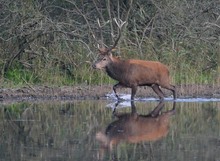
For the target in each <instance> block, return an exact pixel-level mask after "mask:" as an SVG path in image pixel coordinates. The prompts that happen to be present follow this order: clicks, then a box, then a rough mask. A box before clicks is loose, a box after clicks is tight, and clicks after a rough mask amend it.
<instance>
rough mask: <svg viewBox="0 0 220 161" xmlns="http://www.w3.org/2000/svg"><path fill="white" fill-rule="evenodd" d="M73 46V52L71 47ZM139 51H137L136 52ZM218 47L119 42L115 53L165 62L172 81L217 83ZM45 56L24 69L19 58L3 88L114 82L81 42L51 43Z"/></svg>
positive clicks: (181, 82)
mask: <svg viewBox="0 0 220 161" xmlns="http://www.w3.org/2000/svg"><path fill="white" fill-rule="evenodd" d="M73 48H74V51H72V49H73ZM140 50H141V51H140ZM218 50H219V49H213V50H211V49H210V47H208V46H205V44H201V45H198V44H197V45H195V46H193V47H192V46H189V45H187V44H184V43H182V42H181V43H179V44H177V45H176V46H175V48H173V47H172V46H171V45H170V44H162V45H160V46H157V48H156V49H155V47H154V45H152V44H151V43H149V42H147V41H146V42H145V43H143V44H142V46H141V49H140V48H138V47H134V46H129V45H127V44H124V45H123V44H121V46H120V48H119V50H118V51H117V52H118V53H113V54H117V55H120V56H121V59H129V58H135V59H143V60H155V61H160V62H162V63H164V64H166V65H167V66H168V67H169V69H170V73H171V79H172V82H173V83H174V84H211V85H215V84H219V82H220V81H219V80H220V74H219V72H220V71H219V69H220V68H219V65H218V59H219V56H218V54H217V52H218ZM46 55H47V57H46V56H44V58H42V57H39V58H36V59H34V61H33V62H32V67H31V68H27V67H25V66H24V65H22V64H21V63H20V62H19V61H17V62H16V61H15V63H14V65H13V66H12V67H11V68H10V69H9V70H8V71H7V73H5V78H4V79H3V78H2V79H1V82H2V84H3V86H4V87H7V86H24V85H27V84H37V85H52V86H63V85H67V86H70V85H79V84H84V85H104V84H112V83H113V82H115V81H114V80H112V79H111V78H110V77H109V76H107V74H105V73H104V72H103V71H98V70H94V69H93V68H92V67H91V64H92V63H93V61H94V60H95V57H96V51H95V50H94V51H93V52H91V51H88V50H87V49H85V48H83V46H82V45H78V46H77V45H76V44H69V46H65V44H61V45H60V46H55V45H54V46H51V47H50V48H49V49H48V51H47V54H46Z"/></svg>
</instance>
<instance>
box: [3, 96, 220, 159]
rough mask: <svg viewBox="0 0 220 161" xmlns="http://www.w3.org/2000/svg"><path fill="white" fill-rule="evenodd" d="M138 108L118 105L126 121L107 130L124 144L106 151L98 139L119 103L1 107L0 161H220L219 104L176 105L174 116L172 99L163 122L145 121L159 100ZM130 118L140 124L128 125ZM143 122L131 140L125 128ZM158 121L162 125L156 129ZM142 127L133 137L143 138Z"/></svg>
mask: <svg viewBox="0 0 220 161" xmlns="http://www.w3.org/2000/svg"><path fill="white" fill-rule="evenodd" d="M200 100H201V98H200ZM134 103H135V106H136V110H137V114H135V115H131V114H130V113H131V107H130V106H131V103H130V101H128V100H126V101H124V102H121V103H120V104H119V105H118V106H117V108H116V111H115V113H126V118H125V119H124V118H122V119H121V120H120V121H119V122H120V124H117V122H116V123H114V125H118V127H117V128H119V129H117V130H116V133H112V131H110V130H109V129H111V128H109V129H108V130H109V134H112V135H111V137H109V138H108V139H109V140H114V139H115V138H116V137H118V140H119V141H120V142H117V141H115V145H114V144H112V145H113V146H112V147H110V144H109V143H107V142H106V145H105V146H106V147H105V148H104V145H103V142H100V140H97V139H96V138H97V136H100V135H99V134H103V132H104V131H105V129H106V128H107V127H108V125H110V124H111V123H112V122H114V121H116V120H118V119H117V118H115V117H113V110H114V107H115V104H116V102H115V100H107V101H95V100H85V101H72V102H41V103H30V102H29V103H27V102H23V103H15V104H10V105H3V104H0V160H2V161H3V160H4V161H11V160H16V161H31V160H48V161H51V160H53V161H62V160H63V161H64V160H65V161H68V160H71V161H73V160H74V161H76V160H79V161H87V160H88V161H93V160H94V161H95V160H98V159H99V160H123V161H124V160H129V161H143V160H149V161H151V160H155V161H156V160H164V161H165V160H166V161H176V160H179V161H186V160H190V161H191V160H193V161H194V160H195V161H197V160H198V161H203V160H211V161H220V153H219V152H220V123H219V122H220V101H216V100H213V99H209V100H207V99H206V101H202V100H201V101H198V100H196V101H192V100H190V101H187V100H186V99H185V100H184V101H180V100H179V101H178V100H177V102H176V105H175V112H172V109H173V105H174V102H173V101H171V100H168V101H165V102H164V107H163V108H162V109H161V110H162V112H163V115H165V116H166V117H165V119H164V118H163V117H161V115H160V116H154V118H152V117H151V118H150V119H149V117H150V116H148V117H145V118H142V115H147V114H149V113H151V112H152V111H153V110H154V109H155V107H157V106H158V105H159V102H158V101H155V100H150V101H147V100H145V101H144V100H141V101H140V100H139V101H135V102H134ZM159 106H160V105H159ZM157 109H158V108H157ZM133 111H134V110H133ZM155 111H156V112H157V111H158V110H155ZM155 111H154V112H153V113H151V114H153V115H154V114H155ZM170 112H172V114H171V113H170ZM130 116H132V117H130ZM133 116H134V117H133ZM131 118H132V119H133V118H135V119H136V118H138V119H136V120H138V121H136V122H134V121H128V120H132V119H131ZM142 119H144V120H145V123H144V125H145V126H142V127H141V128H142V129H143V130H145V133H146V135H144V136H136V134H135V135H134V134H133V135H134V136H133V137H131V136H130V134H129V133H130V131H129V130H130V129H131V128H127V129H124V128H123V126H125V125H126V124H129V125H131V124H134V125H135V127H138V126H139V125H136V123H137V122H139V120H142ZM123 120H125V121H124V122H123ZM158 120H162V121H161V122H160V123H158V124H155V123H154V122H159V121H158ZM138 124H139V123H138ZM140 124H141V123H140ZM111 125H113V124H111ZM131 126H133V125H131ZM160 126H161V127H164V128H161V127H160ZM110 127H114V126H110ZM120 128H121V129H120ZM141 128H136V129H135V130H134V133H141V130H140V129H141ZM149 129H154V130H149ZM155 129H156V130H155ZM161 129H162V130H161ZM152 131H153V132H154V131H156V133H155V132H154V133H153V132H152ZM159 131H160V132H159ZM113 132H114V131H113ZM150 132H152V133H153V135H151V134H150ZM125 133H126V134H125ZM148 134H149V135H148ZM156 134H157V135H158V137H155V136H156ZM142 135H143V134H142ZM159 135H161V136H159ZM128 142H129V143H128ZM116 144H117V145H116Z"/></svg>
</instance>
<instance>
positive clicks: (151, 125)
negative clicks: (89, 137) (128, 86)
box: [96, 102, 175, 152]
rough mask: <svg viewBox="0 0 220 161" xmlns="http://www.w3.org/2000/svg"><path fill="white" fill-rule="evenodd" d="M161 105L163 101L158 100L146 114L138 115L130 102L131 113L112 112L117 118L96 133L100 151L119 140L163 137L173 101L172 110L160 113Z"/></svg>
mask: <svg viewBox="0 0 220 161" xmlns="http://www.w3.org/2000/svg"><path fill="white" fill-rule="evenodd" d="M163 107H164V102H160V103H159V104H158V106H157V107H155V109H154V110H153V111H152V112H151V113H149V114H148V115H138V114H137V112H136V108H135V105H134V103H133V102H132V112H131V113H124V114H118V113H116V112H114V115H115V116H116V117H118V120H116V121H114V122H112V123H110V124H109V125H108V127H107V128H106V131H105V133H103V132H98V133H97V134H96V139H97V140H98V141H99V142H100V143H101V148H100V152H101V151H102V152H103V150H104V149H109V150H110V151H111V150H112V149H113V147H114V146H115V145H118V144H119V143H120V142H129V143H138V142H142V141H156V140H159V139H161V138H163V137H165V136H166V135H167V134H168V131H169V118H170V117H171V116H172V115H173V114H174V112H175V102H174V103H173V109H172V110H170V111H167V112H165V113H162V114H160V111H161V110H162V108H163Z"/></svg>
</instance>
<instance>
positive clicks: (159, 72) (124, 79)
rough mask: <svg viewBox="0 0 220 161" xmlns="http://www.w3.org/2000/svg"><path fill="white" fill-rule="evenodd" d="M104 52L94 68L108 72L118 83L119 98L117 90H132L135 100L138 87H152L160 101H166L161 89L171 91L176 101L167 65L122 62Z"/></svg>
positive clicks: (132, 96)
mask: <svg viewBox="0 0 220 161" xmlns="http://www.w3.org/2000/svg"><path fill="white" fill-rule="evenodd" d="M104 51H105V50H104V49H102V50H100V55H99V58H98V60H97V61H96V62H95V63H94V64H93V67H94V68H97V69H101V70H104V71H106V72H107V74H108V75H109V76H110V77H111V78H113V79H115V80H117V81H118V83H117V84H115V85H114V86H113V90H114V92H115V95H116V97H117V98H119V97H118V95H117V93H116V89H117V88H120V87H127V88H131V90H132V93H131V99H132V100H133V99H134V96H135V94H136V91H137V87H138V86H150V87H152V89H153V90H154V92H155V93H156V94H157V95H158V96H159V97H160V99H164V94H163V92H162V91H161V89H160V87H162V88H165V89H168V90H171V91H172V92H173V97H174V99H176V90H175V86H173V85H171V84H170V77H169V70H168V68H167V66H166V65H164V64H162V63H160V62H158V61H144V60H135V59H128V60H121V59H119V58H118V57H115V56H112V54H111V53H105V52H104Z"/></svg>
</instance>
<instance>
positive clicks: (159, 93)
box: [151, 84, 164, 100]
mask: <svg viewBox="0 0 220 161" xmlns="http://www.w3.org/2000/svg"><path fill="white" fill-rule="evenodd" d="M151 88H152V89H153V90H154V92H155V93H156V94H157V95H158V96H159V97H160V100H164V94H163V92H162V91H161V89H160V87H159V85H158V84H153V85H151Z"/></svg>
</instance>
